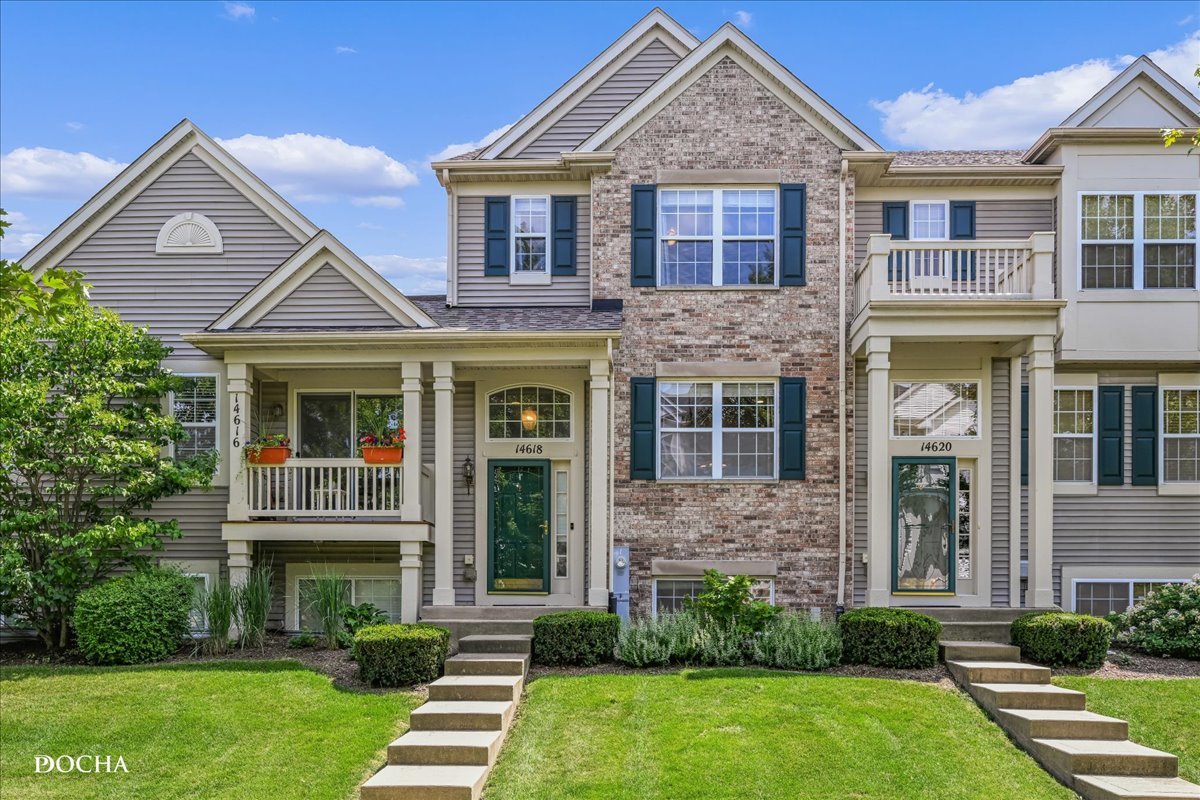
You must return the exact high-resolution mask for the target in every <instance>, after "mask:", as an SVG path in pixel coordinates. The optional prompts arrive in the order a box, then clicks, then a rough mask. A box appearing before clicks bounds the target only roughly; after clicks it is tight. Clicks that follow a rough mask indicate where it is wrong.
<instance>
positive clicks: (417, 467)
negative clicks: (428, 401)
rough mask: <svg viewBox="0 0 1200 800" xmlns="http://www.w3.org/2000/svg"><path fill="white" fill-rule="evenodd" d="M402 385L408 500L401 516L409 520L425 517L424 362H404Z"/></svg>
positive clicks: (406, 494) (415, 520) (405, 486)
mask: <svg viewBox="0 0 1200 800" xmlns="http://www.w3.org/2000/svg"><path fill="white" fill-rule="evenodd" d="M400 377H401V378H402V379H403V383H402V384H401V389H402V391H403V392H404V431H405V433H406V434H407V438H406V439H405V440H404V473H403V481H404V502H403V503H402V504H401V507H400V518H401V519H403V520H405V521H406V522H417V521H420V520H422V519H424V516H423V515H422V513H421V464H422V461H421V431H422V430H423V429H424V420H422V418H421V395H422V394H423V393H424V391H425V390H424V388H423V387H422V386H421V362H420V361H405V362H404V363H403V364H401V365H400Z"/></svg>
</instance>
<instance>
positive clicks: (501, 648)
mask: <svg viewBox="0 0 1200 800" xmlns="http://www.w3.org/2000/svg"><path fill="white" fill-rule="evenodd" d="M532 649H533V636H532V635H522V634H512V633H503V634H496V635H480V634H475V635H471V636H462V637H460V638H459V640H458V652H460V653H491V654H498V653H519V654H522V655H528V654H529V653H530V651H531V650H532Z"/></svg>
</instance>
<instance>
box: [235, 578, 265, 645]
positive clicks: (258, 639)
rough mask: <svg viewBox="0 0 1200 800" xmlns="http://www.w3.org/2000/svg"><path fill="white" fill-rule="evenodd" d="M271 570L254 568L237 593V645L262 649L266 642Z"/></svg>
mask: <svg viewBox="0 0 1200 800" xmlns="http://www.w3.org/2000/svg"><path fill="white" fill-rule="evenodd" d="M273 578H274V572H273V571H272V569H271V568H270V567H268V566H265V565H260V566H257V567H254V568H253V569H251V570H250V574H249V575H248V576H247V578H246V583H245V584H244V585H243V586H241V587H239V588H238V591H237V614H238V626H239V627H240V628H241V634H240V636H239V641H238V644H239V646H241V647H242V649H245V648H247V647H257V648H260V649H261V648H262V646H263V645H264V644H265V643H266V640H267V617H268V616H269V615H270V613H271V582H272V580H273Z"/></svg>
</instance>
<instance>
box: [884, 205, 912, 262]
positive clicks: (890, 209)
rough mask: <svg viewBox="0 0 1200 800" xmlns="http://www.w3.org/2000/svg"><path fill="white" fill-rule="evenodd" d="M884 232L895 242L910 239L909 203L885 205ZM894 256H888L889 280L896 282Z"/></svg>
mask: <svg viewBox="0 0 1200 800" xmlns="http://www.w3.org/2000/svg"><path fill="white" fill-rule="evenodd" d="M883 232H884V233H890V234H891V235H892V239H893V240H897V239H907V238H908V203H884V204H883ZM892 259H893V256H888V280H889V281H894V280H896V276H895V275H894V274H893V272H894V268H893V266H892Z"/></svg>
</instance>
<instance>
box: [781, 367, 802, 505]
mask: <svg viewBox="0 0 1200 800" xmlns="http://www.w3.org/2000/svg"><path fill="white" fill-rule="evenodd" d="M807 391H808V390H807V388H806V385H805V379H804V378H780V379H779V479H780V480H784V481H802V480H804V448H805V406H806V405H807Z"/></svg>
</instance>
